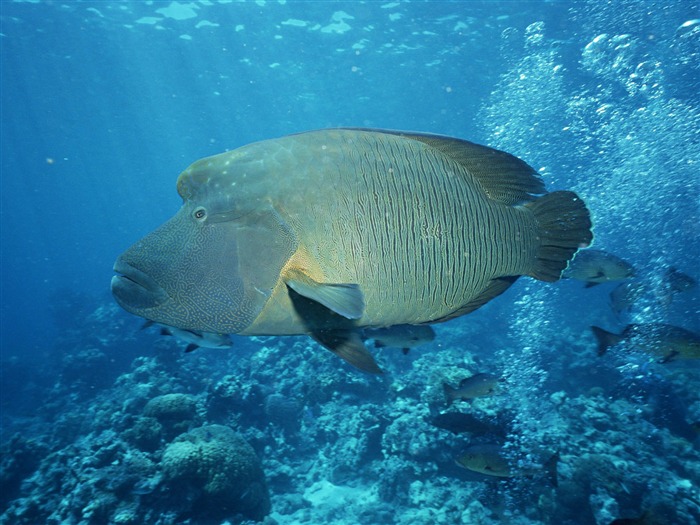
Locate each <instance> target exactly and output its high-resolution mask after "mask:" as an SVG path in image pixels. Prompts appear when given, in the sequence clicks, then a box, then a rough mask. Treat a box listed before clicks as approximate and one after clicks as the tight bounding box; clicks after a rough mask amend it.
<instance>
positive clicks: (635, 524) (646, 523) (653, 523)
mask: <svg viewBox="0 0 700 525" xmlns="http://www.w3.org/2000/svg"><path fill="white" fill-rule="evenodd" d="M662 523H664V522H662V521H659V520H657V519H656V518H655V517H654V516H653V515H652V513H651V512H649V511H646V512H644V513H643V514H642V515H641V516H638V517H636V518H617V519H614V520H612V521H611V522H610V524H609V525H661V524H662Z"/></svg>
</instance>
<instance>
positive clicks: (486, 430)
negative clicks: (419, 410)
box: [430, 412, 506, 436]
mask: <svg viewBox="0 0 700 525" xmlns="http://www.w3.org/2000/svg"><path fill="white" fill-rule="evenodd" d="M430 424H431V425H433V426H434V427H437V428H441V429H443V430H447V431H449V432H452V433H453V434H461V433H464V432H468V433H470V434H477V435H480V436H482V435H486V434H496V435H504V434H505V433H506V429H505V428H504V426H503V425H499V424H498V423H494V422H491V421H488V420H486V419H481V418H478V417H476V416H473V415H472V414H465V413H463V412H443V413H442V414H438V415H436V416H434V417H433V418H431V419H430Z"/></svg>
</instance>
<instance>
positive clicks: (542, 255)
mask: <svg viewBox="0 0 700 525" xmlns="http://www.w3.org/2000/svg"><path fill="white" fill-rule="evenodd" d="M525 207H526V208H529V209H530V210H531V211H532V213H533V214H534V215H535V219H536V220H537V224H538V226H539V232H538V235H539V237H540V248H539V251H538V252H537V258H536V260H535V264H534V267H533V268H532V271H531V272H530V273H529V275H530V276H531V277H534V278H535V279H539V280H541V281H550V282H553V281H558V280H559V279H560V278H561V272H562V271H564V269H565V268H566V266H567V264H568V262H569V261H570V260H571V258H572V257H573V256H574V254H575V253H576V250H578V249H579V248H583V247H585V246H588V245H589V244H590V243H591V241H592V240H593V233H592V232H591V226H592V225H591V217H590V214H589V213H588V209H587V208H586V205H585V204H584V203H583V201H582V200H581V199H580V198H579V196H578V195H576V194H575V193H574V192H571V191H555V192H552V193H548V194H547V195H544V196H542V197H540V198H539V199H537V200H535V201H532V202H529V203H527V204H526V205H525Z"/></svg>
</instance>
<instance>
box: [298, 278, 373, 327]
mask: <svg viewBox="0 0 700 525" xmlns="http://www.w3.org/2000/svg"><path fill="white" fill-rule="evenodd" d="M284 282H285V284H286V285H287V286H289V287H290V288H291V289H292V290H294V291H295V292H296V293H298V294H299V295H301V296H303V297H306V298H307V299H311V300H312V301H316V302H317V303H319V304H322V305H323V306H325V307H326V308H328V309H329V310H331V311H332V312H335V313H337V314H338V315H342V316H343V317H345V318H346V319H359V318H360V317H362V312H363V311H364V309H365V301H364V298H363V297H362V292H361V291H360V287H359V286H358V285H357V284H336V283H319V282H317V281H314V280H313V279H312V278H311V277H309V276H308V275H306V274H305V273H304V272H302V271H300V270H290V271H288V272H287V275H286V276H285V280H284Z"/></svg>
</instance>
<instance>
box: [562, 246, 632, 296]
mask: <svg viewBox="0 0 700 525" xmlns="http://www.w3.org/2000/svg"><path fill="white" fill-rule="evenodd" d="M633 275H634V267H633V266H632V265H631V264H630V263H628V262H627V261H625V260H624V259H621V258H620V257H618V256H617V255H613V254H612V253H608V252H606V251H603V250H591V249H588V250H580V251H579V252H578V253H577V254H576V255H575V256H574V258H573V260H572V261H571V262H569V266H568V268H567V269H566V270H564V273H563V274H562V277H564V278H568V279H576V280H578V281H584V282H585V283H586V288H590V287H591V286H596V285H598V284H601V283H607V282H610V281H621V280H624V279H629V278H630V277H632V276H633Z"/></svg>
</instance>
